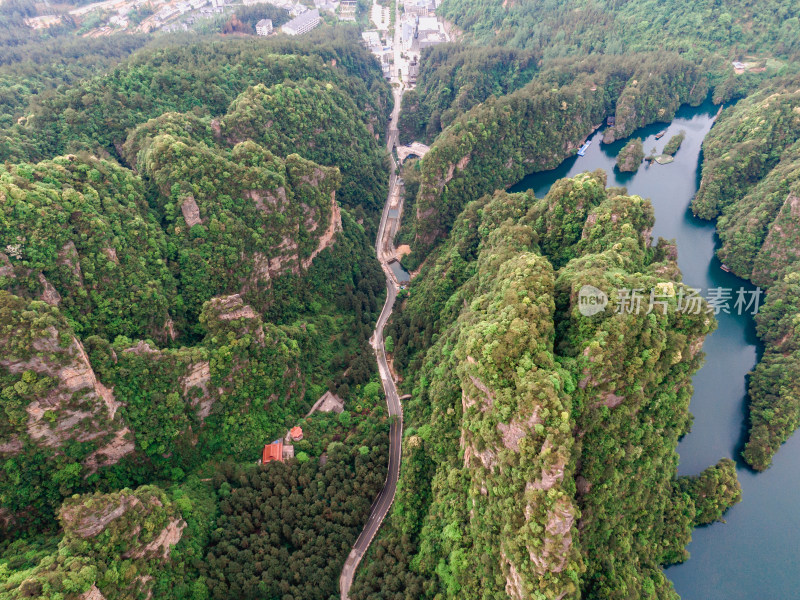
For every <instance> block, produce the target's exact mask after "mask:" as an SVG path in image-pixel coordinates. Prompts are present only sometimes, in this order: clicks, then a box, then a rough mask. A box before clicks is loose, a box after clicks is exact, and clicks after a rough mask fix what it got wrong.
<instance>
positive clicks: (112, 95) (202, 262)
mask: <svg viewBox="0 0 800 600" xmlns="http://www.w3.org/2000/svg"><path fill="white" fill-rule="evenodd" d="M354 37H355V35H354V33H348V32H344V31H339V32H337V33H331V32H328V35H327V37H325V39H324V40H322V39H320V38H314V37H313V36H312V37H310V39H307V40H303V41H297V40H269V41H267V42H264V41H260V40H256V39H247V40H245V39H232V40H223V39H207V40H202V41H198V42H196V43H193V44H189V45H181V46H174V47H173V46H169V45H166V46H159V47H150V48H146V49H143V50H140V51H139V52H137V53H135V54H134V55H133V56H132V57H131V58H130V59H128V60H125V61H123V62H122V63H121V64H120V65H119V66H117V67H115V68H114V69H112V70H111V71H110V72H109V73H106V74H94V75H93V76H92V77H90V78H87V79H84V80H82V81H79V82H77V83H75V84H74V85H65V86H61V87H59V88H58V89H56V90H50V91H45V92H42V93H39V94H38V95H36V96H35V98H33V99H32V100H31V102H30V104H29V105H28V106H27V107H26V108H25V110H24V114H25V116H24V117H22V119H21V120H19V121H18V122H14V124H13V125H11V126H10V127H8V128H7V129H5V130H4V132H3V134H2V135H3V139H4V142H3V144H4V145H3V151H2V152H3V157H2V158H3V159H4V160H5V163H4V164H3V165H1V166H0V200H1V202H0V205H1V208H0V211H2V212H1V213H0V214H2V217H0V238H1V239H2V240H3V243H2V247H0V347H2V359H0V390H2V391H1V392H0V397H2V408H3V410H2V411H0V458H1V460H0V471H2V474H0V526H2V531H3V538H4V541H3V542H2V543H1V544H2V545H0V550H2V556H3V558H2V559H0V598H21V597H48V598H50V597H62V598H69V599H72V598H78V597H80V598H84V597H85V598H103V597H104V598H107V599H109V600H111V599H114V598H133V597H139V596H142V597H145V596H148V595H150V594H153V595H154V596H155V597H157V598H165V597H172V598H210V597H212V593H214V594H217V596H215V597H220V596H219V594H223V595H225V594H227V593H235V595H242V594H244V595H245V596H246V597H260V596H257V594H258V593H261V592H260V591H259V590H261V591H263V590H262V589H261V587H260V584H259V582H258V581H256V582H255V583H254V582H248V583H246V585H245V587H244V588H242V587H240V584H241V582H240V580H239V579H240V578H239V575H238V574H237V573H236V572H235V571H233V570H232V569H231V568H230V567H229V566H228V565H229V558H226V556H227V553H228V549H229V548H231V549H232V548H233V547H235V545H236V544H237V543H239V540H240V539H241V538H242V536H244V535H245V533H246V532H245V531H244V529H242V527H241V526H240V525H241V521H240V518H243V517H246V519H247V520H250V519H254V518H255V519H260V518H261V514H262V513H261V512H258V513H256V515H249V514H248V515H244V514H242V513H241V511H242V510H245V509H247V510H250V507H249V503H250V502H251V500H247V501H246V503H245V504H238V505H236V504H231V501H232V499H236V498H247V497H248V496H247V494H258V493H261V491H260V490H263V489H264V487H265V486H267V488H269V489H273V488H275V487H276V486H278V487H280V486H284V485H287V486H289V487H290V488H292V489H291V491H287V493H286V494H281V493H276V494H275V495H274V497H275V498H276V500H277V501H278V504H277V505H275V507H274V511H273V512H269V510H268V504H269V501H267V500H266V499H263V505H262V506H261V507H260V508H259V511H263V514H264V515H265V516H266V517H268V518H269V519H271V520H272V521H273V525H275V526H277V525H279V523H280V521H279V516H285V515H286V514H287V511H289V510H290V507H291V506H294V508H293V509H291V510H295V511H296V515H297V519H298V522H300V521H302V522H303V523H304V525H303V527H304V528H305V530H306V533H303V534H302V535H301V534H298V535H299V537H293V535H288V536H286V535H285V532H284V531H283V530H282V529H281V528H280V527H279V528H277V529H275V530H274V531H267V532H266V533H264V537H263V542H262V544H263V547H262V552H263V553H264V560H263V562H262V563H260V564H262V565H263V567H262V568H263V572H264V573H272V572H274V570H275V569H276V568H281V567H280V565H281V564H282V562H283V561H285V560H287V559H289V560H293V561H295V562H296V563H297V564H300V563H301V562H302V563H304V564H305V565H306V566H305V571H304V576H305V577H307V578H308V579H309V580H310V581H314V587H315V589H317V590H318V593H319V594H322V595H320V596H319V597H320V598H323V597H324V598H326V599H327V598H328V597H329V594H330V593H331V590H335V589H336V577H337V575H338V572H339V570H340V569H341V565H342V563H343V562H344V558H345V556H346V554H347V549H348V548H349V546H350V545H351V544H352V542H353V541H354V540H355V537H356V536H357V535H358V532H359V530H360V528H361V526H362V525H363V522H364V520H365V519H366V514H367V511H368V510H369V507H370V505H371V503H372V499H373V498H374V496H375V494H376V493H377V491H378V490H379V489H380V486H381V485H382V482H383V481H384V480H385V477H386V475H385V468H386V456H387V446H386V444H387V438H386V430H387V428H388V427H387V423H386V419H385V416H384V415H385V409H384V408H383V407H382V406H381V397H380V386H379V385H378V384H377V383H375V382H374V381H372V380H373V378H375V377H376V375H375V368H374V359H373V358H372V354H371V352H370V350H369V346H368V344H367V340H368V338H369V336H370V334H371V331H372V324H373V323H374V320H375V318H376V317H377V313H378V311H379V308H380V306H381V299H382V295H383V293H384V290H385V282H384V278H383V274H382V271H381V269H380V266H379V264H378V263H377V261H376V260H375V258H374V251H373V249H372V240H371V236H372V231H373V230H374V228H375V225H376V223H377V216H378V212H379V209H380V206H381V204H382V200H383V198H384V197H385V195H386V181H387V179H388V171H387V169H386V157H385V150H384V149H383V143H382V141H381V134H382V132H383V131H384V130H385V124H386V114H387V112H388V111H390V110H391V104H390V99H389V98H390V95H389V89H388V86H387V85H386V84H385V83H384V82H383V80H382V77H381V73H380V68H379V66H378V65H377V64H376V63H374V62H373V61H372V59H371V57H370V56H369V55H368V53H367V52H366V51H364V50H363V49H361V48H359V47H358V46H357V45H356V44H354V41H353V40H354ZM102 64H108V63H101V65H102ZM64 82H65V83H66V82H68V80H67V79H65V80H64ZM328 389H330V390H332V391H334V392H336V393H338V394H339V396H341V397H342V398H343V400H344V402H345V407H346V408H347V410H345V412H343V413H342V414H341V415H339V416H338V417H337V416H336V415H335V414H333V415H330V414H325V413H323V414H315V415H313V416H311V417H309V418H305V415H306V413H307V412H308V410H309V408H310V407H311V405H312V404H313V403H314V401H315V400H317V398H319V397H320V396H321V395H322V394H323V393H324V392H325V391H326V390H328ZM298 424H302V426H303V427H304V428H305V429H306V431H307V432H308V436H309V439H308V440H302V441H299V442H297V443H296V444H295V446H296V448H297V454H296V459H293V460H292V459H290V460H289V461H288V462H287V463H286V464H284V465H281V464H278V465H277V466H276V465H272V464H270V465H266V466H265V467H258V468H257V469H255V468H254V467H248V468H245V467H243V466H241V465H247V464H251V465H252V464H253V463H254V462H255V461H256V459H257V458H258V457H259V456H260V453H261V448H262V447H263V445H264V444H265V443H269V442H271V441H272V440H274V439H276V438H282V437H283V436H284V435H286V432H287V430H288V429H289V428H290V427H292V426H294V425H298ZM223 461H235V463H237V464H238V465H240V466H225V465H223V464H222V463H223ZM220 465H222V466H220ZM201 479H202V481H201ZM228 480H230V483H227V481H228ZM308 481H315V483H314V485H313V486H312V487H308V485H307V482H308ZM248 482H249V483H248ZM292 482H294V483H292ZM232 488H233V490H232ZM240 489H241V490H242V491H237V490H240ZM281 489H283V488H282V487H281ZM245 490H250V491H245ZM298 494H300V495H302V497H303V499H302V500H300V499H299V498H300V496H298ZM233 506H236V510H237V511H239V515H240V516H239V517H236V518H231V519H228V517H231V516H232V514H233V513H232V512H231V510H232V507H233ZM323 507H325V509H324V510H323ZM56 515H58V518H59V520H58V521H57V520H56ZM217 516H219V527H220V528H222V529H219V531H222V530H223V529H224V530H225V531H226V533H225V534H224V535H222V534H220V535H216V534H215V536H214V537H213V539H212V536H211V532H212V526H213V525H214V523H215V522H216V519H217ZM226 519H228V520H226ZM317 526H319V527H321V528H322V529H321V530H322V531H324V532H325V533H324V540H323V538H322V537H321V538H320V539H319V541H318V544H316V545H314V546H307V545H306V544H305V543H304V540H305V539H307V536H309V535H311V534H312V532H314V531H316V529H315V527H317ZM143 529H146V535H137V532H139V531H140V530H143ZM59 531H60V533H59ZM276 535H277V536H285V537H284V538H281V539H283V540H284V541H280V542H278V541H276V540H278V538H275V536H276ZM245 543H247V542H245ZM289 543H291V544H294V546H293V548H291V549H284V550H282V551H281V552H279V553H277V554H276V553H274V552H272V551H271V550H270V547H276V548H277V547H278V546H283V545H284V544H289ZM241 551H242V552H245V553H249V552H251V550H250V549H248V548H246V547H244V548H241ZM207 553H209V554H208V556H206V554H207ZM214 556H217V557H218V559H215V558H213V557H214ZM237 560H238V559H237ZM237 564H238V563H237ZM256 577H257V579H258V580H260V579H261V573H259V574H258V575H257V576H256ZM276 585H277V583H276ZM284 585H285V586H288V587H287V588H286V589H284ZM297 585H298V582H297V581H296V580H294V579H287V580H286V582H285V584H281V585H280V586H278V587H277V588H275V589H279V590H282V592H281V593H286V590H288V589H290V588H291V589H294V590H295V591H294V592H293V593H295V594H297V597H298V598H300V597H303V598H310V597H312V596H310V595H308V594H307V593H306V591H302V589H301V588H297V587H296V586H297ZM215 590H216V591H215ZM226 590H227V591H226ZM233 590H236V591H235V592H234V591H233ZM243 590H244V591H243ZM247 590H250V591H249V592H248V591H247ZM54 594H55V595H54ZM286 597H289V596H286Z"/></svg>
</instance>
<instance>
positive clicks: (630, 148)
mask: <svg viewBox="0 0 800 600" xmlns="http://www.w3.org/2000/svg"><path fill="white" fill-rule="evenodd" d="M643 160H644V148H643V147H642V140H641V139H639V138H634V139H632V140H631V141H630V142H628V143H627V144H625V145H624V146H623V147H622V150H620V151H619V154H617V168H618V169H619V170H620V171H622V172H623V173H625V172H631V171H637V170H638V169H639V166H640V165H641V164H642V161H643Z"/></svg>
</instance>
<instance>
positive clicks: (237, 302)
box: [211, 294, 258, 321]
mask: <svg viewBox="0 0 800 600" xmlns="http://www.w3.org/2000/svg"><path fill="white" fill-rule="evenodd" d="M211 305H212V307H214V309H215V310H216V312H217V316H218V317H219V318H220V319H221V320H223V321H233V320H236V319H255V318H257V317H258V315H257V314H256V311H254V310H253V307H252V306H250V305H249V304H245V303H244V301H243V300H242V297H241V296H240V295H239V294H231V295H230V296H224V297H221V298H214V299H213V300H211Z"/></svg>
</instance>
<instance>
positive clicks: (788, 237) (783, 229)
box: [752, 194, 800, 285]
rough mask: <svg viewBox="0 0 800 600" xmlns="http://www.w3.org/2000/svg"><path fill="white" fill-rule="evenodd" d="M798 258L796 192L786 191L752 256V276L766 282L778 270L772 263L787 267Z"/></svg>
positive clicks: (799, 225) (799, 239) (799, 227)
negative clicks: (766, 232)
mask: <svg viewBox="0 0 800 600" xmlns="http://www.w3.org/2000/svg"><path fill="white" fill-rule="evenodd" d="M798 261H800V195H796V194H789V195H788V196H787V197H786V201H785V202H784V203H783V206H782V207H781V210H780V212H779V213H778V216H777V217H776V218H775V221H773V223H772V225H771V226H770V229H769V233H768V234H767V238H766V239H765V240H764V244H763V246H761V249H760V250H759V252H758V254H757V255H756V259H755V261H754V266H753V274H752V279H753V282H754V283H758V284H760V285H770V284H771V283H773V282H774V281H775V280H776V279H777V280H780V278H779V277H777V275H778V274H779V272H780V270H779V269H776V268H775V265H781V266H784V267H786V266H789V265H794V264H795V263H797V262H798Z"/></svg>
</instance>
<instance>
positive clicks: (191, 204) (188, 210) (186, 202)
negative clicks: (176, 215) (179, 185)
mask: <svg viewBox="0 0 800 600" xmlns="http://www.w3.org/2000/svg"><path fill="white" fill-rule="evenodd" d="M181 212H182V213H183V218H184V220H185V221H186V225H187V226H188V227H189V228H191V227H194V226H195V225H198V224H200V223H202V222H203V220H202V219H201V218H200V208H199V207H198V206H197V202H195V200H194V196H186V198H184V199H183V202H182V203H181Z"/></svg>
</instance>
